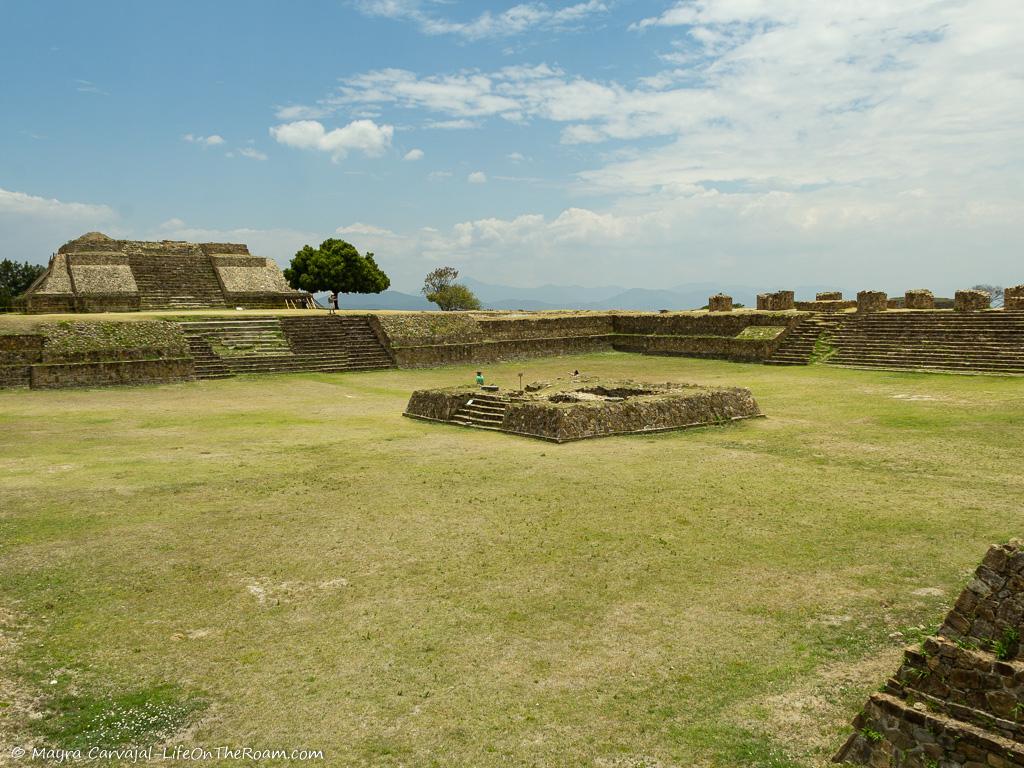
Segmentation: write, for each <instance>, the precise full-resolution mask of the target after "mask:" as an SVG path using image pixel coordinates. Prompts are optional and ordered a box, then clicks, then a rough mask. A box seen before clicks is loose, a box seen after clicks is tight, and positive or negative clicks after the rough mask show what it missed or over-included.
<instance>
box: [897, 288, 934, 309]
mask: <svg viewBox="0 0 1024 768" xmlns="http://www.w3.org/2000/svg"><path fill="white" fill-rule="evenodd" d="M903 307H904V309H935V294H933V293H932V292H931V291H929V290H928V289H927V288H916V289H914V290H910V291H907V292H906V293H905V294H903Z"/></svg>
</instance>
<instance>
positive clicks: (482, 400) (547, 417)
mask: <svg viewBox="0 0 1024 768" xmlns="http://www.w3.org/2000/svg"><path fill="white" fill-rule="evenodd" d="M404 415H405V416H409V417H411V418H416V419H425V420H427V421H440V422H445V423H448V424H459V425H461V426H467V427H478V428H483V429H493V430H497V431H500V432H510V433H512V434H516V435H524V436H527V437H536V438H540V439H542V440H548V441H551V442H555V443H564V442H568V441H570V440H582V439H585V438H588V437H607V436H610V435H627V434H637V433H649V432H665V431H669V430H675V429H686V428H688V427H699V426H706V425H711V424H723V423H726V422H730V421H737V420H739V419H750V418H755V417H758V416H761V415H762V414H761V410H760V408H758V405H757V402H756V401H755V400H754V396H753V395H752V394H751V393H750V390H749V389H743V388H739V387H734V388H718V387H702V386H697V385H696V384H675V383H667V384H644V383H639V382H634V381H603V380H599V379H594V378H585V377H584V378H578V379H577V378H574V379H573V380H571V381H556V382H554V383H551V382H537V383H534V384H528V385H527V386H526V388H525V390H523V391H512V392H507V393H503V392H485V391H481V390H480V389H479V388H477V387H473V386H464V387H449V388H446V389H421V390H417V391H416V392H413V394H412V397H411V398H409V404H408V406H407V407H406V410H405V414H404Z"/></svg>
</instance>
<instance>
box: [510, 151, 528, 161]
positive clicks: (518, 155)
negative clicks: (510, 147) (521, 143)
mask: <svg viewBox="0 0 1024 768" xmlns="http://www.w3.org/2000/svg"><path fill="white" fill-rule="evenodd" d="M505 158H506V159H507V160H509V161H510V162H513V163H522V162H524V161H525V160H526V155H524V154H523V153H522V152H512V153H510V154H507V155H505Z"/></svg>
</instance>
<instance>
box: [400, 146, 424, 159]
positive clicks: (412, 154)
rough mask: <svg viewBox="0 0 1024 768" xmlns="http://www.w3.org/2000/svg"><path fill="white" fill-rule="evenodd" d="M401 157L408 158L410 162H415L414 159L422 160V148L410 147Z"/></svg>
mask: <svg viewBox="0 0 1024 768" xmlns="http://www.w3.org/2000/svg"><path fill="white" fill-rule="evenodd" d="M402 159H403V160H408V161H410V162H415V161H416V160H422V159H423V150H422V149H410V150H409V151H408V152H406V153H405V157H403V158H402Z"/></svg>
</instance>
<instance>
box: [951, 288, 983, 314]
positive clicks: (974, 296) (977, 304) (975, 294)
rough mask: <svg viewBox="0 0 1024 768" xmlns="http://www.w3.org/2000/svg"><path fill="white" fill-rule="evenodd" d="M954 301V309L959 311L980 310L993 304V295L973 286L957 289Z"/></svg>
mask: <svg viewBox="0 0 1024 768" xmlns="http://www.w3.org/2000/svg"><path fill="white" fill-rule="evenodd" d="M953 301H954V304H953V309H954V310H955V311H957V312H978V311H980V310H983V309H988V308H989V307H990V306H992V297H991V296H990V295H989V294H988V292H987V291H978V290H975V289H973V288H970V289H968V290H965V291H957V292H956V295H955V296H954V298H953Z"/></svg>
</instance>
